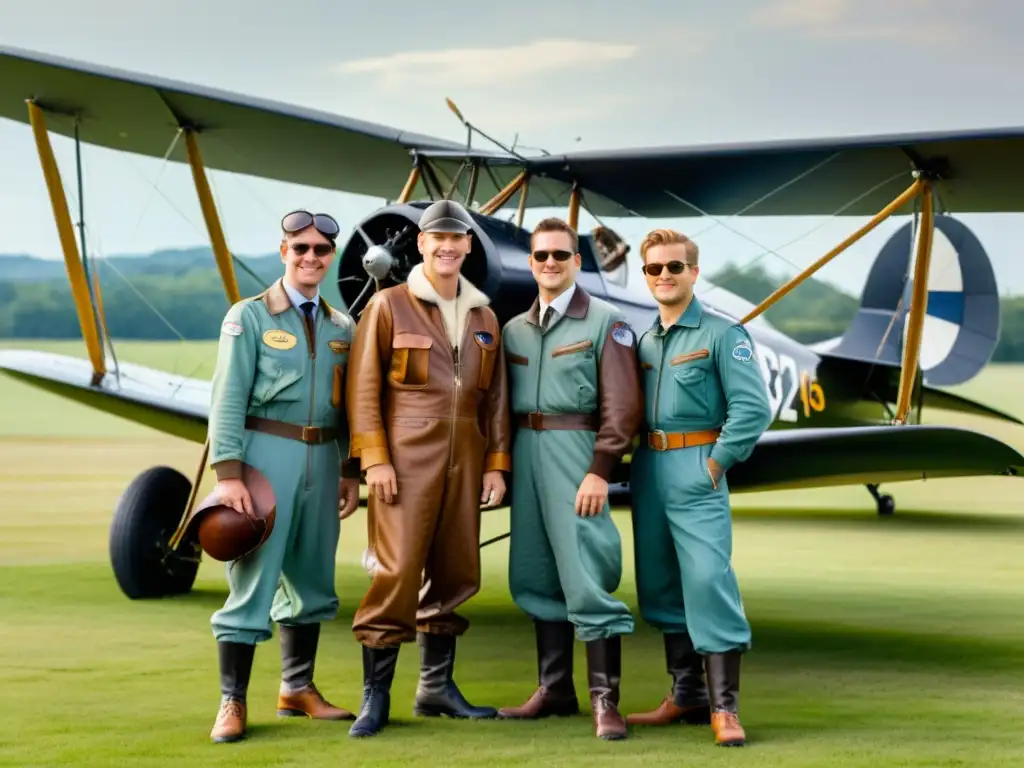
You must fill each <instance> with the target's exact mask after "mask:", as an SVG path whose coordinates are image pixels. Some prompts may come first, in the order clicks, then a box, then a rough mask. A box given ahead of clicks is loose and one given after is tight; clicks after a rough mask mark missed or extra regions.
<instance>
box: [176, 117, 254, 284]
mask: <svg viewBox="0 0 1024 768" xmlns="http://www.w3.org/2000/svg"><path fill="white" fill-rule="evenodd" d="M185 146H186V147H187V148H188V164H189V165H190V166H191V167H192V180H193V182H195V186H196V194H198V195H199V207H200V208H202V210H203V219H205V220H206V230H207V231H208V232H209V233H210V245H211V246H213V256H214V258H215V259H216V260H217V269H218V270H219V271H220V279H221V282H222V283H223V284H224V292H225V293H227V295H228V303H230V304H237V303H238V302H239V301H241V300H242V296H241V294H240V293H239V292H238V280H237V279H236V278H235V265H234V263H233V262H232V261H231V251H229V250H228V244H227V241H226V240H225V239H224V230H223V229H222V228H221V225H220V218H219V217H218V216H217V205H216V204H215V203H214V202H213V193H211V192H210V182H209V181H208V180H207V178H206V170H205V169H204V168H203V156H202V155H201V154H200V152H199V142H198V141H196V136H195V133H194V132H193V131H192V129H190V128H186V129H185Z"/></svg>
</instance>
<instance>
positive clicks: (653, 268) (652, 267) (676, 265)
mask: <svg viewBox="0 0 1024 768" xmlns="http://www.w3.org/2000/svg"><path fill="white" fill-rule="evenodd" d="M688 266H690V265H689V264H688V263H687V262H685V261H670V262H668V264H644V266H643V270H644V272H646V273H647V274H648V275H650V276H651V277H657V276H658V275H660V274H661V270H662V268H663V267H668V271H669V274H672V275H678V274H679V273H680V272H682V271H683V270H684V269H686V268H687V267H688Z"/></svg>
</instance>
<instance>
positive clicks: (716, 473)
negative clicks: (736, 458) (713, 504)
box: [708, 457, 722, 489]
mask: <svg viewBox="0 0 1024 768" xmlns="http://www.w3.org/2000/svg"><path fill="white" fill-rule="evenodd" d="M708 474H709V475H711V484H712V485H713V486H715V488H716V489H717V488H718V481H719V480H721V479H722V465H721V464H719V463H718V462H717V461H715V460H714V459H712V458H710V457H709V458H708Z"/></svg>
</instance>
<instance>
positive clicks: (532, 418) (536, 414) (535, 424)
mask: <svg viewBox="0 0 1024 768" xmlns="http://www.w3.org/2000/svg"><path fill="white" fill-rule="evenodd" d="M543 422H544V414H542V413H541V412H540V411H530V413H528V414H527V415H526V423H527V425H528V426H529V427H530V429H535V430H538V431H539V430H540V429H542V427H543Z"/></svg>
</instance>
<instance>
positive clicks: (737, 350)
mask: <svg viewBox="0 0 1024 768" xmlns="http://www.w3.org/2000/svg"><path fill="white" fill-rule="evenodd" d="M732 356H733V357H734V358H736V359H737V360H739V361H740V362H741V363H746V362H749V361H750V359H751V358H752V357H753V356H754V350H753V349H751V348H750V342H749V341H747V340H746V339H744V340H743V341H741V342H740V343H739V344H737V345H736V346H735V347H733V348H732Z"/></svg>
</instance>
